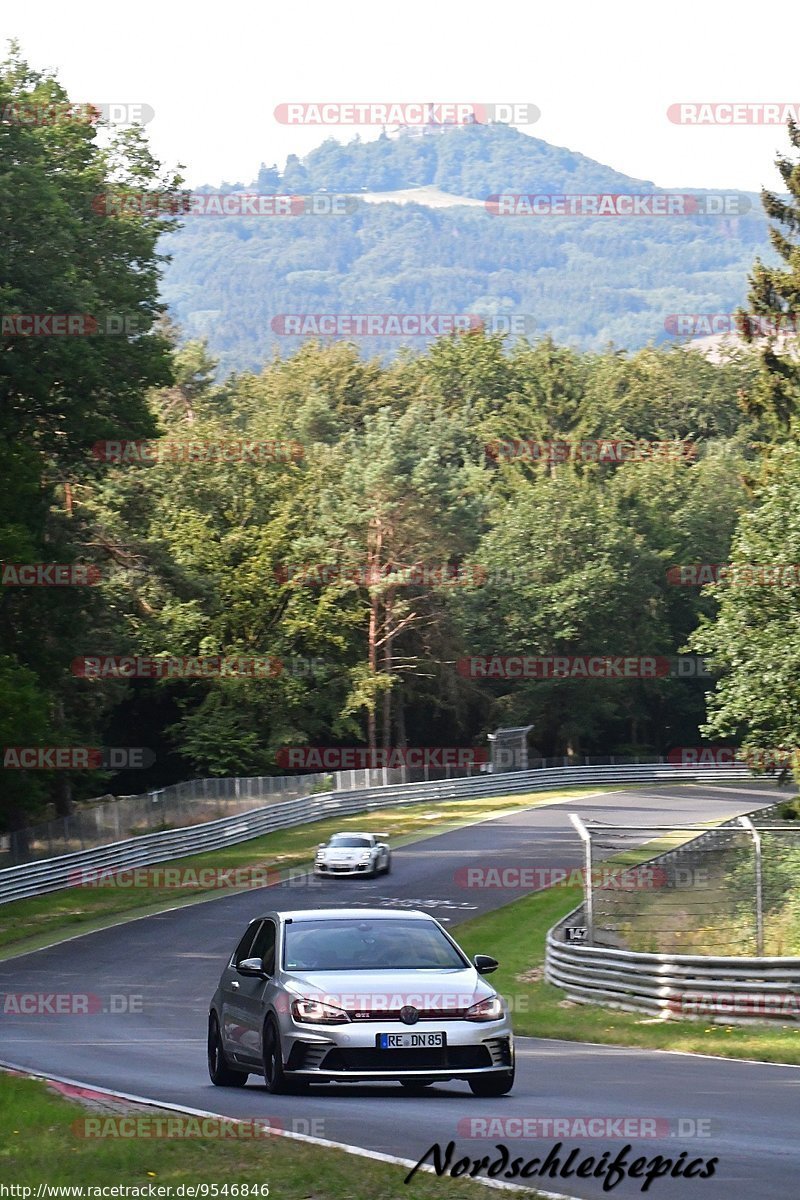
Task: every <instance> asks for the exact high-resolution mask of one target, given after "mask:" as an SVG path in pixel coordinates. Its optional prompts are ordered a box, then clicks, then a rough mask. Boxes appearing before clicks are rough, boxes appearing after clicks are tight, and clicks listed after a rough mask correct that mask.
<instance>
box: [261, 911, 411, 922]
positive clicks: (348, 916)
mask: <svg viewBox="0 0 800 1200" xmlns="http://www.w3.org/2000/svg"><path fill="white" fill-rule="evenodd" d="M264 917H278V918H279V920H282V921H312V920H313V921H341V920H350V921H364V920H369V921H378V920H380V921H396V920H399V919H400V918H407V917H411V918H412V919H414V920H422V921H433V920H434V918H433V917H432V916H431V915H430V913H426V912H420V910H419V909H418V908H404V909H402V910H400V911H398V910H397V909H391V908H298V909H292V910H291V911H289V912H286V911H284V912H272V913H262V914H261V917H257V918H256V920H262V919H263V918H264Z"/></svg>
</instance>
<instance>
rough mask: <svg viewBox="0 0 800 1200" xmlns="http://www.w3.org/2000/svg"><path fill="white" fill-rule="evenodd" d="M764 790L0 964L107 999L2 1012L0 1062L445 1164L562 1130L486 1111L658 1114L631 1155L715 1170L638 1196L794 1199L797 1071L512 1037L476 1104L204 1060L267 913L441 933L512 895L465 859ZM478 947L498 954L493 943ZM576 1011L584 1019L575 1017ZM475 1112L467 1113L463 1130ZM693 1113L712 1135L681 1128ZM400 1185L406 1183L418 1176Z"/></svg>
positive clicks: (602, 798) (171, 918) (297, 892)
mask: <svg viewBox="0 0 800 1200" xmlns="http://www.w3.org/2000/svg"><path fill="white" fill-rule="evenodd" d="M766 787H767V785H762V787H761V789H760V790H758V789H753V790H749V789H748V788H747V787H746V786H745V785H742V786H741V787H738V788H735V789H734V788H731V787H727V786H726V787H724V788H723V787H707V786H686V787H679V786H665V787H658V788H655V787H652V788H651V787H648V788H641V789H636V790H634V791H630V792H616V793H605V794H598V795H597V796H594V797H590V798H587V799H583V800H580V801H575V800H573V801H568V802H566V803H563V804H558V805H552V806H547V807H544V808H540V809H530V810H526V811H520V812H516V813H513V814H511V815H507V816H503V817H499V818H496V819H495V820H492V821H487V822H484V823H482V824H480V825H473V826H470V827H468V828H465V829H461V830H457V831H455V832H450V833H444V834H440V835H438V836H435V837H433V838H428V839H427V840H425V841H423V842H417V843H415V844H413V845H409V846H406V847H404V848H402V849H399V850H395V851H394V858H393V869H392V873H391V875H389V876H384V877H381V878H378V879H376V880H337V881H328V880H325V881H321V882H318V881H314V886H311V885H308V884H306V885H298V884H297V883H296V882H295V883H294V884H293V885H286V884H284V885H281V886H278V887H273V888H269V889H261V890H255V891H248V892H246V893H239V894H236V895H228V896H224V897H221V898H219V899H215V900H213V901H208V902H205V903H200V904H195V905H191V906H189V907H185V908H179V909H175V910H173V911H171V912H164V913H160V914H158V915H156V916H151V917H147V918H143V919H139V920H137V921H134V922H131V923H129V924H126V925H121V926H117V927H115V928H112V929H107V930H103V931H100V932H97V933H92V934H87V935H84V936H82V937H79V938H75V939H73V940H71V941H68V942H64V943H62V944H61V945H57V946H53V947H51V948H49V949H46V950H40V951H37V952H36V953H33V954H28V955H25V956H21V957H19V958H16V959H13V960H7V961H5V962H0V992H2V993H21V992H47V993H52V992H57V993H90V994H92V995H95V996H99V997H101V998H102V1005H101V1006H100V1007H101V1011H98V1012H96V1013H92V1014H90V1015H85V1016H57V1015H41V1016H35V1017H22V1016H17V1015H8V1014H6V1015H3V1016H0V1058H2V1060H3V1061H4V1062H7V1063H13V1064H16V1065H20V1066H23V1067H28V1068H30V1069H32V1070H36V1071H41V1072H51V1073H52V1074H53V1075H57V1076H64V1077H68V1078H71V1079H74V1080H80V1081H82V1082H85V1083H87V1084H94V1085H96V1086H103V1087H109V1088H115V1089H118V1090H120V1091H123V1092H128V1093H132V1094H136V1095H140V1096H147V1097H151V1098H153V1099H156V1100H158V1101H160V1102H163V1103H170V1102H171V1103H175V1104H179V1105H186V1106H190V1107H192V1108H194V1109H200V1110H206V1111H212V1112H215V1113H220V1114H223V1115H227V1116H238V1117H243V1118H255V1119H258V1120H269V1119H273V1120H276V1121H280V1122H281V1123H282V1126H283V1128H286V1129H290V1130H291V1129H295V1130H296V1131H299V1132H310V1133H313V1134H317V1135H318V1136H321V1137H324V1138H326V1139H330V1140H332V1141H336V1142H342V1143H346V1144H349V1145H358V1146H363V1147H366V1148H368V1149H370V1150H378V1151H382V1152H383V1153H387V1154H394V1155H399V1156H401V1157H403V1158H406V1159H412V1160H414V1161H416V1160H417V1159H419V1158H420V1157H421V1156H422V1155H423V1154H424V1153H425V1151H426V1150H427V1149H428V1147H429V1146H430V1145H431V1144H432V1143H433V1142H436V1141H438V1142H440V1143H441V1144H442V1145H443V1146H444V1145H446V1143H447V1142H449V1141H451V1140H455V1142H456V1145H457V1152H456V1155H455V1158H458V1157H461V1156H463V1155H469V1156H470V1157H474V1158H480V1157H482V1156H483V1155H484V1154H490V1155H491V1156H492V1157H495V1156H496V1153H497V1152H496V1150H495V1149H494V1147H495V1145H496V1144H497V1143H498V1142H504V1143H505V1144H506V1145H508V1147H509V1150H510V1151H511V1157H512V1158H515V1157H517V1156H521V1157H523V1158H525V1159H528V1158H531V1157H533V1156H535V1155H539V1156H543V1155H545V1154H546V1153H547V1152H548V1150H549V1149H550V1148H551V1147H552V1145H553V1143H554V1142H555V1141H556V1140H557V1139H556V1138H554V1137H553V1136H551V1135H547V1136H545V1137H543V1138H539V1139H536V1140H534V1139H530V1138H527V1139H526V1138H521V1137H511V1136H508V1134H505V1135H504V1134H502V1133H500V1134H498V1133H497V1130H496V1128H495V1130H491V1127H483V1126H481V1125H480V1124H479V1121H480V1120H481V1119H485V1118H491V1117H495V1118H502V1119H503V1120H507V1119H508V1118H515V1117H527V1118H531V1117H548V1118H561V1117H573V1118H574V1117H582V1118H589V1117H606V1118H609V1117H610V1118H614V1117H636V1118H653V1119H656V1120H659V1119H660V1123H659V1125H658V1127H657V1131H658V1136H655V1137H647V1138H638V1139H633V1151H632V1153H631V1155H630V1158H631V1159H632V1158H635V1157H637V1156H639V1155H645V1156H646V1157H647V1158H652V1157H653V1156H654V1155H656V1154H662V1155H664V1156H666V1157H672V1158H673V1159H674V1158H676V1157H677V1156H678V1154H679V1153H680V1152H681V1151H687V1152H688V1155H689V1158H695V1157H701V1158H705V1159H708V1158H710V1157H711V1156H712V1155H718V1156H719V1163H718V1165H717V1170H716V1175H715V1176H714V1178H712V1179H710V1180H703V1179H689V1180H686V1179H670V1178H669V1177H667V1178H662V1179H658V1180H656V1181H655V1182H654V1183H653V1184H652V1186H651V1187H650V1188H649V1190H648V1192H647V1193H645V1194H646V1195H647V1196H648V1197H656V1198H662V1197H663V1198H665V1200H667V1198H668V1200H675V1198H677V1197H680V1198H681V1200H683V1198H684V1197H686V1196H687V1195H690V1194H691V1195H692V1196H697V1197H698V1198H699V1200H706V1198H708V1200H719V1198H721V1197H724V1198H725V1200H772V1198H778V1197H779V1198H780V1200H794V1198H795V1197H798V1196H800V1148H799V1147H798V1126H799V1125H800V1068H794V1067H784V1066H776V1065H771V1064H762V1063H742V1062H736V1061H725V1060H722V1059H712V1058H703V1057H700V1056H696V1057H695V1056H690V1055H679V1054H666V1053H659V1052H652V1051H640V1050H628V1049H617V1048H613V1047H602V1046H595V1045H589V1044H585V1043H579V1042H555V1041H547V1040H540V1039H536V1038H522V1039H518V1044H517V1053H518V1070H517V1081H516V1085H515V1087H514V1090H513V1092H512V1093H511V1095H510V1096H506V1097H503V1098H501V1099H495V1100H485V1099H479V1098H477V1097H474V1096H472V1094H471V1093H470V1092H469V1090H468V1088H467V1085H466V1084H462V1083H453V1084H444V1085H438V1086H435V1087H434V1088H432V1089H428V1091H427V1092H426V1093H425V1094H424V1095H423V1096H414V1095H412V1094H411V1093H407V1092H405V1091H402V1090H401V1089H400V1088H399V1087H398V1086H396V1085H392V1086H385V1085H376V1084H370V1085H344V1086H330V1087H320V1088H312V1089H311V1091H310V1093H308V1094H307V1095H305V1096H270V1095H269V1094H268V1093H267V1092H266V1091H265V1090H264V1088H263V1086H261V1084H260V1083H259V1082H258V1080H257V1079H256V1077H254V1076H251V1078H250V1082H249V1084H248V1086H247V1087H246V1088H245V1089H243V1090H236V1089H222V1088H214V1087H212V1085H211V1084H210V1082H209V1080H208V1076H207V1074H206V1063H205V1034H206V1019H207V1012H208V1001H209V998H210V996H211V994H212V992H213V990H214V988H215V986H216V982H217V979H218V976H219V973H220V970H221V968H222V966H223V965H224V960H225V959H226V958H227V956H228V955H229V954H230V952H231V950H232V948H233V946H234V945H235V943H236V941H237V939H238V937H239V935H240V933H241V932H242V930H243V928H244V926H245V924H246V923H247V921H248V920H249V919H250V918H251V917H253V916H256V915H258V914H259V913H260V912H263V911H266V910H268V909H270V908H274V909H292V908H316V907H324V906H326V905H340V904H352V903H356V904H367V905H370V906H382V905H387V906H390V907H396V906H398V905H404V906H407V907H424V908H426V909H427V910H428V911H430V912H432V913H433V914H434V915H435V916H436V917H437V918H439V919H440V920H442V921H444V922H446V923H447V924H448V925H449V926H451V927H452V926H455V925H457V924H458V922H459V921H462V920H466V919H468V918H470V917H472V916H474V915H476V913H477V912H483V911H487V910H489V909H491V908H496V907H498V906H500V905H501V904H506V903H509V902H510V901H511V900H514V899H516V898H517V896H518V895H519V894H520V893H515V892H513V891H507V890H506V891H502V890H497V889H489V890H480V891H476V890H466V889H464V888H462V887H461V886H459V884H458V883H457V882H456V880H455V878H454V876H455V872H456V871H457V869H458V868H459V867H464V866H467V865H476V864H477V865H481V866H486V867H490V866H491V867H494V866H496V867H503V866H527V867H531V866H533V867H573V866H580V865H581V863H582V852H581V845H580V842H579V840H578V838H577V836H576V835H575V833H574V831H573V829H572V826H571V825H570V823H569V820H568V816H567V814H568V813H569V812H570V811H576V812H579V813H580V814H581V815H582V816H584V817H585V818H587V819H594V820H603V821H607V822H615V821H617V822H624V823H626V824H632V825H635V824H642V825H646V824H647V822H648V821H649V822H651V823H653V822H655V823H659V824H664V823H668V822H670V821H671V820H675V821H684V822H685V821H701V820H710V819H724V818H726V817H729V816H734V815H736V814H737V813H742V812H746V811H748V810H751V809H753V808H755V807H759V806H761V805H763V804H767V803H769V802H770V800H769V795H768V794H766ZM771 795H773V796H774V792H772V793H771ZM484 949H485V952H486V953H492V947H491V946H486V947H485V948H484ZM112 997H122V998H123V999H122V1000H121V1001H120V1000H117V1001H114V1000H112V999H111V998H112ZM130 997H141V1003H140V1011H137V1012H119V1011H118V1012H112V1011H108V1010H109V1009H111V1008H114V1007H115V1006H116V1007H118V1008H119V1007H124V1006H125V1003H126V999H129V998H130ZM102 1010H105V1011H102ZM574 1011H575V1022H576V1025H577V1026H579V1024H580V1020H581V1010H580V1008H576V1009H575V1010H574ZM798 1037H800V1034H798ZM471 1119H478V1123H473V1124H472V1125H471V1126H469V1125H468V1123H469V1122H470V1120H471ZM679 1121H682V1122H683V1124H682V1125H681V1126H680V1127H679V1124H678V1122H679ZM664 1122H667V1123H668V1126H667V1125H665V1124H664ZM695 1122H699V1123H700V1125H699V1128H700V1129H701V1130H703V1131H704V1132H705V1133H706V1134H707V1135H708V1136H702V1137H698V1136H686V1134H687V1131H690V1130H692V1129H693V1128H697V1127H698V1126H697V1125H695V1124H694V1123H695ZM469 1128H471V1129H473V1130H477V1131H478V1132H480V1131H481V1130H482V1129H484V1128H486V1129H488V1131H489V1137H488V1140H487V1139H486V1138H483V1139H481V1138H480V1137H474V1136H473V1137H470V1136H468V1135H467V1130H468V1129H469ZM506 1128H507V1127H506ZM624 1144H625V1139H624V1138H619V1137H618V1138H609V1137H608V1136H606V1137H602V1138H599V1139H590V1138H580V1139H571V1140H570V1139H567V1140H565V1142H564V1153H563V1154H562V1158H563V1157H565V1156H566V1154H567V1153H568V1152H569V1150H570V1149H572V1148H573V1147H575V1146H580V1147H581V1152H582V1155H583V1154H592V1155H595V1156H596V1157H599V1156H600V1155H601V1154H602V1153H603V1152H604V1151H610V1152H611V1157H612V1158H613V1157H614V1155H615V1154H616V1153H617V1151H618V1149H620V1148H621V1147H622V1146H623V1145H624ZM267 1152H268V1151H267ZM310 1152H311V1153H313V1151H310ZM536 1182H538V1183H539V1184H540V1186H541V1187H542V1188H543V1189H548V1190H551V1191H553V1192H560V1193H566V1194H568V1195H571V1196H578V1197H587V1198H588V1197H592V1198H594V1197H605V1196H608V1195H609V1194H611V1195H613V1196H615V1197H620V1196H626V1197H628V1196H640V1195H641V1194H642V1191H641V1183H642V1181H641V1180H638V1181H637V1180H635V1179H628V1180H625V1181H624V1182H622V1183H620V1184H619V1186H617V1187H615V1188H614V1190H613V1192H611V1193H609V1192H603V1190H602V1187H601V1182H600V1181H599V1180H582V1179H577V1178H575V1177H573V1178H571V1179H569V1180H562V1179H559V1178H554V1179H542V1180H540V1181H534V1180H531V1182H530V1185H529V1186H533V1185H534V1184H535V1183H536ZM404 1190H405V1189H404ZM408 1194H409V1195H410V1196H413V1194H414V1186H413V1181H412V1184H411V1185H410V1186H409V1188H408Z"/></svg>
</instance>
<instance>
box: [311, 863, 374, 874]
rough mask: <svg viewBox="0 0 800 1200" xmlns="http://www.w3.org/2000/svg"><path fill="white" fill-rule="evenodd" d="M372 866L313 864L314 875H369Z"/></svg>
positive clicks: (366, 864) (363, 864) (360, 864)
mask: <svg viewBox="0 0 800 1200" xmlns="http://www.w3.org/2000/svg"><path fill="white" fill-rule="evenodd" d="M372 868H373V864H372V863H371V862H365V863H346V864H345V863H342V864H338V863H324V862H323V863H319V862H318V863H314V874H315V875H369V874H370V872H371V871H372Z"/></svg>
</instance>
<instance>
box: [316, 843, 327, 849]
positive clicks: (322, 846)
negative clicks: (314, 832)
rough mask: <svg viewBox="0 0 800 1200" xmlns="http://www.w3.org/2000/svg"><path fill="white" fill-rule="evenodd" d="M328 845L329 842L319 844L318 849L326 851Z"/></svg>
mask: <svg viewBox="0 0 800 1200" xmlns="http://www.w3.org/2000/svg"><path fill="white" fill-rule="evenodd" d="M327 845H328V843H327V842H317V849H318V850H324V849H325V847H326V846H327Z"/></svg>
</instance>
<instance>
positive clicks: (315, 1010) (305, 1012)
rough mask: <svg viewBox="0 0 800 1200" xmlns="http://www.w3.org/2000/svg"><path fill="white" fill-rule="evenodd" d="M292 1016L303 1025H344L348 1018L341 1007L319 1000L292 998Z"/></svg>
mask: <svg viewBox="0 0 800 1200" xmlns="http://www.w3.org/2000/svg"><path fill="white" fill-rule="evenodd" d="M292 1016H293V1017H294V1019H295V1021H300V1022H301V1023H302V1024H304V1025H344V1024H345V1023H346V1022H348V1021H349V1020H350V1018H349V1017H348V1015H347V1013H346V1012H345V1011H344V1009H343V1008H337V1007H336V1005H335V1004H323V1003H322V1001H321V1000H293V1001H292Z"/></svg>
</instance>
